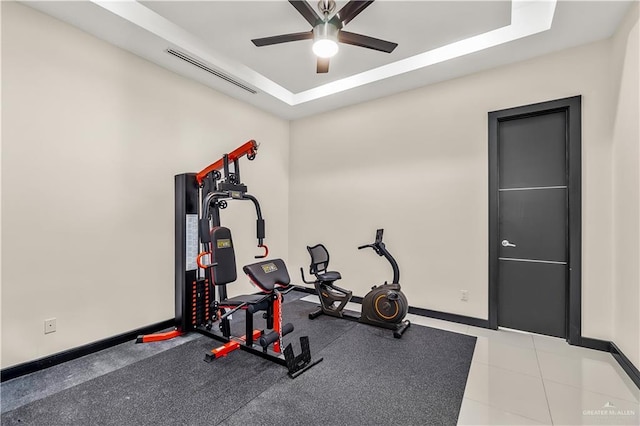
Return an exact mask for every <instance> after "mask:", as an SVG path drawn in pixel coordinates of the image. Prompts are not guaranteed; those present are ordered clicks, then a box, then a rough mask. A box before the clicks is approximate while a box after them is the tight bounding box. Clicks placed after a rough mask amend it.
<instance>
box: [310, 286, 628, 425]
mask: <svg viewBox="0 0 640 426" xmlns="http://www.w3.org/2000/svg"><path fill="white" fill-rule="evenodd" d="M302 300H306V301H309V302H314V303H318V298H317V296H307V297H305V298H303V299H302ZM346 308H347V309H349V310H352V311H359V310H360V305H358V304H354V303H349V304H348V305H347V307H346ZM407 319H409V320H410V321H411V322H412V323H413V324H419V325H425V326H428V327H434V328H440V329H443V330H448V331H453V332H455V333H462V334H468V335H471V336H476V337H477V341H476V349H475V352H474V354H473V359H472V361H471V370H470V371H469V377H468V379H467V386H466V388H465V393H464V398H463V400H462V407H461V409H460V417H459V418H458V424H459V425H539V424H546V425H550V424H553V425H583V424H584V425H640V390H639V389H638V388H637V387H636V386H635V384H634V383H633V382H632V381H631V379H630V378H629V377H628V376H627V374H626V373H625V372H624V370H623V369H622V368H621V367H620V366H619V365H618V363H617V362H616V360H615V359H614V358H613V356H611V354H609V353H606V352H600V351H595V350H591V349H586V348H581V347H577V346H570V345H568V344H567V343H566V342H565V341H564V340H563V339H557V338H553V337H547V336H540V335H533V334H528V333H520V332H517V331H512V330H502V329H501V330H497V331H494V330H487V329H484V328H477V327H472V326H468V325H463V324H457V323H451V322H448V321H441V320H437V319H433V318H425V317H421V316H417V315H412V314H409V315H407Z"/></svg>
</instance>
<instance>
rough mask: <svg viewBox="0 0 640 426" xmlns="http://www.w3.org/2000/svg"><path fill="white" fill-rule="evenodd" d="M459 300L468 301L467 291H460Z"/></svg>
mask: <svg viewBox="0 0 640 426" xmlns="http://www.w3.org/2000/svg"><path fill="white" fill-rule="evenodd" d="M460 300H462V301H463V302H466V301H468V300H469V290H460Z"/></svg>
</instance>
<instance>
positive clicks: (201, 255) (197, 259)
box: [196, 251, 218, 269]
mask: <svg viewBox="0 0 640 426" xmlns="http://www.w3.org/2000/svg"><path fill="white" fill-rule="evenodd" d="M207 254H211V252H210V251H203V252H202V253H200V254H199V255H198V257H196V263H197V264H198V266H199V267H200V268H202V269H207V268H211V267H212V266H218V262H213V263H212V264H210V265H204V264H203V263H202V257H203V256H205V255H207Z"/></svg>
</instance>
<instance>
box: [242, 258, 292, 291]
mask: <svg viewBox="0 0 640 426" xmlns="http://www.w3.org/2000/svg"><path fill="white" fill-rule="evenodd" d="M242 270H243V271H244V273H245V274H247V275H248V276H249V278H250V279H251V281H252V282H253V283H254V284H255V285H256V286H257V287H258V288H259V289H260V290H262V291H263V292H264V293H271V292H272V291H273V289H275V288H276V287H277V286H280V287H286V286H288V285H289V283H290V282H291V278H289V272H288V271H287V266H286V265H285V264H284V261H283V260H282V259H273V260H263V261H262V262H258V263H252V264H251V265H246V266H243V267H242Z"/></svg>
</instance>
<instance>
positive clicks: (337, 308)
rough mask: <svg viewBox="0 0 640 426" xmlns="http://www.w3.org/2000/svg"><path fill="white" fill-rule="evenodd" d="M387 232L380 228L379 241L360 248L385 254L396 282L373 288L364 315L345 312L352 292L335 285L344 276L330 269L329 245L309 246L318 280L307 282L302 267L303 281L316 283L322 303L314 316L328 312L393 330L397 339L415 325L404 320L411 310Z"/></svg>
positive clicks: (365, 302) (313, 270)
mask: <svg viewBox="0 0 640 426" xmlns="http://www.w3.org/2000/svg"><path fill="white" fill-rule="evenodd" d="M383 232H384V229H378V230H377V231H376V240H375V242H374V243H373V244H367V245H364V246H360V247H358V250H362V249H364V248H367V247H370V248H372V249H373V250H374V251H375V252H376V253H377V254H378V255H379V256H384V258H385V259H387V260H388V261H389V263H391V268H393V282H392V283H391V284H387V282H386V281H385V283H384V284H382V285H379V286H373V287H371V291H369V293H367V294H366V296H364V298H363V299H362V314H361V315H360V316H356V315H353V314H350V313H349V312H345V311H344V307H345V306H346V305H347V303H349V301H350V300H351V297H352V292H351V291H350V290H345V289H343V288H340V287H338V286H337V285H335V284H334V282H335V281H337V280H339V279H341V278H342V276H341V275H340V273H339V272H337V271H327V268H328V267H329V252H328V251H327V249H326V247H325V246H324V245H322V244H317V245H315V246H313V247H309V246H307V250H308V251H309V255H310V256H311V265H310V266H309V273H311V274H313V275H315V277H316V280H315V281H307V280H306V279H305V276H304V271H303V269H302V268H300V273H301V274H302V281H304V282H305V283H307V284H313V285H314V287H315V289H316V292H317V293H318V297H319V298H320V306H319V307H318V309H317V310H315V311H313V312H311V313H310V314H309V318H310V319H314V318H317V317H318V316H320V315H322V314H325V315H330V316H332V317H337V318H344V319H348V320H352V321H358V322H361V323H363V324H369V325H374V326H376V327H382V328H386V329H389V330H393V337H395V338H397V339H399V338H401V337H402V335H403V334H404V332H405V331H407V329H408V328H409V326H410V325H411V323H410V322H409V320H405V319H404V317H405V316H406V315H407V312H408V311H409V303H408V302H407V298H406V296H405V295H404V293H402V291H401V289H400V270H399V268H398V263H397V262H396V260H395V259H394V258H393V256H391V253H389V251H388V250H387V248H386V247H385V244H384V243H383V242H382V234H383Z"/></svg>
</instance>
